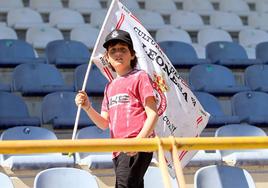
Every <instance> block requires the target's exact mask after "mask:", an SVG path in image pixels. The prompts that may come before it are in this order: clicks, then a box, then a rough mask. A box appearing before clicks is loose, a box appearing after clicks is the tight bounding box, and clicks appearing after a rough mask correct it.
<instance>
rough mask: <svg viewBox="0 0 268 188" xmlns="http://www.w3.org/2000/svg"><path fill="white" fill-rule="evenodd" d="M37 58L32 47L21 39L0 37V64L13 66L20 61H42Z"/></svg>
mask: <svg viewBox="0 0 268 188" xmlns="http://www.w3.org/2000/svg"><path fill="white" fill-rule="evenodd" d="M44 62H45V59H43V58H37V57H36V55H35V51H34V49H33V47H32V46H31V45H30V44H28V43H27V42H25V41H23V40H16V39H0V66H1V67H14V66H16V65H19V64H22V63H44Z"/></svg>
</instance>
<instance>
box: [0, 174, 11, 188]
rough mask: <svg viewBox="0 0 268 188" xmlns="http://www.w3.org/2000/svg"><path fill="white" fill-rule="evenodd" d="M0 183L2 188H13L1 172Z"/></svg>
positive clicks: (9, 180) (8, 179)
mask: <svg viewBox="0 0 268 188" xmlns="http://www.w3.org/2000/svg"><path fill="white" fill-rule="evenodd" d="M0 182H1V187H2V188H14V186H13V183H12V181H11V179H10V178H9V177H8V176H7V175H5V174H4V173H2V172H0Z"/></svg>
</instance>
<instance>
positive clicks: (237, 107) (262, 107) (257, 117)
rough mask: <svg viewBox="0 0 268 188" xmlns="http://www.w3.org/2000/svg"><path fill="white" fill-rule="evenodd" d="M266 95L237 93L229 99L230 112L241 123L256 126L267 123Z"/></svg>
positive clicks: (267, 105) (254, 92) (249, 92)
mask: <svg viewBox="0 0 268 188" xmlns="http://www.w3.org/2000/svg"><path fill="white" fill-rule="evenodd" d="M264 101H268V94H267V93H263V92H257V91H246V92H239V93H237V94H235V95H234V96H233V97H232V98H231V105H232V111H233V114H234V115H237V116H239V117H240V119H241V122H244V123H249V124H252V125H257V126H266V125H267V123H268V111H267V108H268V103H267V102H264Z"/></svg>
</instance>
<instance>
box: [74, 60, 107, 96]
mask: <svg viewBox="0 0 268 188" xmlns="http://www.w3.org/2000/svg"><path fill="white" fill-rule="evenodd" d="M87 66H88V64H84V65H80V66H78V67H77V68H76V69H75V72H74V87H75V91H79V90H81V89H82V85H83V82H84V78H85V74H86V70H87ZM107 83H108V80H107V79H106V78H105V77H104V75H102V73H101V72H100V70H99V69H98V68H97V67H96V66H94V65H93V66H92V67H91V70H90V72H89V77H88V80H87V85H86V92H87V93H88V94H89V95H90V96H103V93H104V89H105V86H106V84H107Z"/></svg>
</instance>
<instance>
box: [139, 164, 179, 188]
mask: <svg viewBox="0 0 268 188" xmlns="http://www.w3.org/2000/svg"><path fill="white" fill-rule="evenodd" d="M143 179H144V188H151V187H153V188H163V187H164V180H163V176H162V173H161V170H160V168H159V167H155V166H149V167H148V169H147V171H146V173H145V175H144V178H143ZM169 179H170V183H171V187H172V188H175V187H178V185H177V180H176V179H175V178H172V177H171V176H169Z"/></svg>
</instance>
